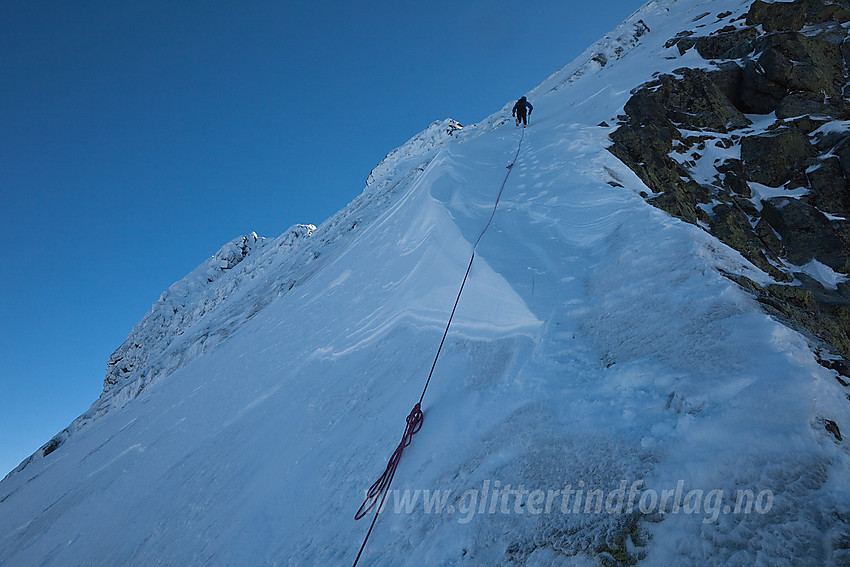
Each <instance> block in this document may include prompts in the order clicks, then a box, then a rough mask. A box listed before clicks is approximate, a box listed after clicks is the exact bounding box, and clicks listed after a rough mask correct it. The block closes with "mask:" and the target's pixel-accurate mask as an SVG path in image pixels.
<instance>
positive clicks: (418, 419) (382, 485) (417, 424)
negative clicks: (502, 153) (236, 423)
mask: <svg viewBox="0 0 850 567" xmlns="http://www.w3.org/2000/svg"><path fill="white" fill-rule="evenodd" d="M523 138H525V128H523V129H522V134H521V135H520V137H519V144H517V148H516V154H514V159H513V161H512V162H511V163H510V164H508V166H507V170H508V172H507V173H506V174H505V179H504V180H503V181H502V186H501V187H500V188H499V194H498V195H496V202H495V203H494V204H493V212H492V213H490V218H489V219H487V224H486V225H484V228H483V229H482V230H481V234H479V235H478V238H477V239H476V240H475V244H474V245H473V246H472V254H471V255H470V258H469V265H468V266H467V267H466V273H465V274H464V276H463V281H462V282H461V284H460V289H459V290H458V292H457V297H456V298H455V304H454V307H452V312H451V315H449V320H448V322H447V323H446V329H445V331H443V338H442V340H440V346H439V347H438V348H437V354H436V355H435V356H434V362H433V363H432V364H431V371H430V372H429V373H428V379H427V380H426V381H425V387H424V388H423V389H422V395H421V396H419V402H417V404H416V405H415V406H413V409H412V410H411V411H410V414H409V415H408V416H407V426H406V427H405V428H404V434H403V435H402V436H401V442H399V444H398V447H396V449H395V451H393V454H392V456H391V457H390V460H389V462H388V463H387V468H386V469H384V473H383V474H382V475H381V477H380V478H379V479H378V480H376V481H375V483H374V484H372V486H370V487H369V490H367V491H366V499H365V500H364V501H363V504H361V505H360V508H359V509H358V510H357V513H356V514H355V515H354V519H355V520H359V519H361V518H362V517H364V516H365V515H366V514H368V513H369V511H370V510H371V509H372V508H374V507H375V504H376V503H377V502H379V501H380V504H378V507H377V509H376V510H375V515H374V517H373V518H372V523H371V524H370V525H369V531H367V532H366V537H365V538H364V539H363V545H361V546H360V551H358V552H357V558H356V559H355V560H354V565H353V566H352V567H356V566H357V562H358V561H360V556H361V555H362V554H363V550H364V549H365V548H366V542H368V541H369V536H370V535H371V534H372V528H374V527H375V522H377V521H378V514H380V513H381V510H382V509H383V507H384V500H385V499H386V497H387V494H388V493H389V489H390V484H392V481H393V477H394V476H395V471H396V468H398V463H399V461H401V455H402V453H403V452H404V449H405V447H407V446H408V445H410V443H411V441H413V436H414V435H415V434H416V433H417V432H418V431H419V430H420V429H422V421H423V414H422V400H424V399H425V392H426V391H427V390H428V385H429V384H430V383H431V377H432V376H433V375H434V368H436V366H437V360H439V358H440V352H442V350H443V344H445V342H446V336H447V335H448V334H449V328H451V325H452V319H454V316H455V311H457V305H458V303H460V296H461V294H462V293H463V288H464V286H465V285H466V280H467V279H468V278H469V272H470V270H472V262H473V261H474V260H475V250H476V249H477V248H478V244H479V243H480V242H481V238H482V237H483V236H484V233H485V232H487V229H488V228H490V224H491V223H492V222H493V218H494V217H495V216H496V209H497V208H498V207H499V201H500V200H501V199H502V192H503V191H504V190H505V185H506V184H507V182H508V177H510V175H511V172H512V171H513V169H514V165H516V160H517V158H519V151H520V149H521V148H522V140H523Z"/></svg>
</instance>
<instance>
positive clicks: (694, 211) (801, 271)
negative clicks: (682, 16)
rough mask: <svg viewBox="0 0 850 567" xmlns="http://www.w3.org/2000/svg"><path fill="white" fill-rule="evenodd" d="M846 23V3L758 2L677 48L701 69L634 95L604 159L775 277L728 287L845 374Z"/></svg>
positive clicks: (687, 34) (683, 36)
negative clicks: (610, 157) (700, 62)
mask: <svg viewBox="0 0 850 567" xmlns="http://www.w3.org/2000/svg"><path fill="white" fill-rule="evenodd" d="M718 19H721V15H718ZM742 20H743V21H742ZM848 21H850V2H848V1H846V0H845V1H826V0H802V1H795V2H772V3H768V2H762V1H761V0H756V1H755V2H753V3H752V4H751V6H750V8H749V12H748V13H747V14H746V15H745V17H743V18H739V19H736V20H732V21H729V25H726V26H725V27H722V28H720V29H718V30H716V31H715V32H713V33H711V34H708V35H704V36H697V35H696V34H695V33H693V32H692V31H683V32H681V33H679V34H677V35H676V36H675V37H673V38H671V39H670V41H668V42H667V47H668V48H669V49H671V50H672V51H673V53H678V54H679V55H683V54H685V53H687V52H688V51H690V50H696V52H697V53H698V54H699V55H700V56H701V57H702V58H703V59H704V60H705V61H706V63H705V68H704V69H677V70H676V71H675V72H674V73H673V74H672V75H661V76H658V77H656V79H655V80H653V81H651V82H649V83H647V84H645V85H642V86H641V87H640V88H638V89H636V90H635V91H633V92H632V97H631V99H630V100H629V102H628V103H627V104H626V105H625V108H624V111H625V114H624V115H623V116H621V117H620V124H619V128H618V129H617V130H616V131H615V132H613V133H612V135H611V141H612V142H613V145H612V146H611V148H610V151H611V152H612V153H613V154H614V155H615V156H617V157H618V158H619V159H620V160H622V161H623V162H624V163H625V164H626V165H628V166H629V167H630V168H631V169H632V170H633V171H634V172H635V173H636V174H637V175H638V176H639V177H640V178H641V180H642V181H643V182H644V183H645V184H646V185H647V187H649V188H650V189H651V190H652V194H651V195H646V198H647V201H648V202H649V203H651V204H653V205H655V206H657V207H659V208H661V209H664V210H665V211H667V212H669V213H670V214H672V215H674V216H677V217H679V218H681V219H683V220H685V221H687V222H690V223H694V224H697V225H698V226H700V227H702V228H704V229H705V230H707V231H709V232H711V233H712V234H714V235H715V236H716V237H717V238H719V239H720V240H722V241H723V242H724V243H726V244H728V245H729V246H731V247H733V248H735V249H736V250H738V251H740V252H741V254H743V255H744V256H745V257H746V258H747V259H749V260H750V261H751V262H752V263H753V264H754V265H756V266H757V267H759V268H760V269H762V270H763V271H764V272H766V273H767V274H769V275H770V276H771V277H772V278H773V279H774V281H775V282H776V283H774V284H771V285H768V286H760V285H758V284H756V283H754V282H752V281H750V280H746V281H745V279H744V278H741V277H740V276H738V275H730V277H733V278H734V279H735V280H736V281H737V282H738V283H740V284H741V285H742V286H744V287H745V288H746V289H748V290H749V291H751V292H752V293H753V294H754V295H755V296H756V297H757V298H758V299H759V301H761V302H762V303H763V304H764V305H765V306H766V308H767V309H769V310H770V311H771V312H773V313H774V314H775V315H776V316H777V317H781V318H782V319H783V320H784V321H785V322H786V323H787V324H789V325H792V326H794V327H796V328H798V329H801V330H804V331H806V332H807V333H809V334H810V335H812V336H814V337H816V340H820V341H825V343H826V344H827V345H828V346H829V350H831V351H833V352H834V353H836V354H840V355H841V356H842V357H844V359H845V360H844V362H843V363H841V364H838V365H835V364H833V366H830V367H835V368H838V369H839V372H842V370H841V368H844V369H846V368H848V367H850V365H848V364H847V363H846V359H847V358H850V286H848V283H847V281H848V276H847V275H848V274H850V182H848V180H850V143H847V142H848V140H850V127H848V124H847V122H846V121H847V120H850V100H848V97H847V95H848V94H850V91H848V86H850V73H848V69H850V39H848V31H847V30H846V29H845V28H844V27H843V26H842V25H841V24H843V23H846V22H848ZM730 156H733V157H730ZM703 159H705V160H712V161H711V167H705V165H706V164H705V163H704V162H703V163H701V164H700V165H702V167H698V163H700V161H701V160H703ZM707 170H709V171H714V172H715V174H714V175H713V176H712V177H709V178H706V177H705V176H704V175H705V173H704V172H705V171H707ZM700 175H702V176H703V177H700ZM813 274H815V275H813ZM818 274H820V275H818ZM823 274H827V276H823ZM830 360H833V359H830ZM843 373H844V374H845V375H846V374H847V372H846V370H844V371H843Z"/></svg>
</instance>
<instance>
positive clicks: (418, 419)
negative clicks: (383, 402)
mask: <svg viewBox="0 0 850 567" xmlns="http://www.w3.org/2000/svg"><path fill="white" fill-rule="evenodd" d="M422 420H423V414H422V406H421V405H420V404H416V405H415V406H413V409H412V410H410V414H409V415H408V416H407V427H405V428H404V435H402V436H401V442H399V444H398V447H396V449H395V451H393V454H392V456H391V457H390V460H389V462H388V463H387V468H386V469H385V470H384V474H382V475H381V477H380V478H379V479H378V480H376V481H375V484H373V485H372V486H370V487H369V490H367V491H366V500H364V501H363V504H361V505H360V509H359V510H357V513H356V514H355V515H354V519H355V520H359V519H360V518H362V517H363V516H365V515H366V514H367V513H368V512H369V510H371V509H372V508H373V507H374V506H375V503H376V502H378V497H381V498H380V500H381V506H383V503H384V495H385V494H386V491H387V489H388V488H389V487H390V483H391V482H392V481H393V476H395V470H396V468H397V467H398V463H399V461H400V460H401V454H402V453H403V452H404V449H405V447H407V446H408V445H410V442H411V441H413V436H414V435H415V434H416V433H418V432H419V430H420V429H422ZM378 509H379V510H380V506H379V507H378ZM376 517H377V514H376Z"/></svg>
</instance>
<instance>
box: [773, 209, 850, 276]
mask: <svg viewBox="0 0 850 567" xmlns="http://www.w3.org/2000/svg"><path fill="white" fill-rule="evenodd" d="M762 218H763V219H764V220H765V221H766V222H767V223H768V224H769V225H770V226H771V227H772V228H773V229H774V230H775V231H776V232H778V233H779V234H781V235H782V245H783V248H784V254H783V256H784V257H785V258H787V259H788V261H789V262H791V263H792V264H795V265H797V266H802V265H804V264H808V263H809V262H811V261H812V260H818V261H820V262H822V263H824V264H826V265H827V266H829V267H830V268H832V269H833V270H835V271H838V272H844V273H847V272H850V257H848V255H847V247H846V244H845V243H844V242H843V241H842V239H841V238H840V237H839V236H838V235H837V234H836V232H835V230H834V229H833V227H832V223H831V222H830V221H829V219H827V217H826V216H825V215H824V214H823V213H822V212H820V211H819V210H818V209H816V208H815V207H813V206H811V205H809V204H807V203H804V202H803V201H801V200H799V199H792V198H790V197H775V198H773V199H768V200H766V201H764V209H763V211H762Z"/></svg>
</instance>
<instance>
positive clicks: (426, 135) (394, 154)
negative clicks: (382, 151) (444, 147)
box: [366, 118, 463, 190]
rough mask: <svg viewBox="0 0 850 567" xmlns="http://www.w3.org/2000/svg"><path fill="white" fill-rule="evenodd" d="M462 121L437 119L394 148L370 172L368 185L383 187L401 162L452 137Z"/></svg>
mask: <svg viewBox="0 0 850 567" xmlns="http://www.w3.org/2000/svg"><path fill="white" fill-rule="evenodd" d="M462 128H463V126H461V124H460V122H458V121H457V120H452V119H451V118H446V119H445V120H437V121H435V122H433V123H432V124H431V125H430V126H428V127H427V128H426V129H425V130H423V131H422V132H420V133H418V134H416V135H415V136H413V137H412V138H411V139H409V140H408V141H407V142H405V143H404V144H402V145H401V146H399V147H398V148H396V149H394V150H393V151H391V152H390V153H388V154H387V155H386V157H384V159H382V160H381V162H380V163H379V164H378V165H376V166H375V168H374V169H372V171H370V172H369V177H367V178H366V187H367V188H372V186H374V188H375V189H376V190H377V189H381V188H382V187H384V186H385V184H386V182H387V180H388V178H390V177H391V176H392V175H393V173H395V172H396V171H397V170H398V169H399V168H400V164H401V163H402V162H403V161H405V160H407V159H410V158H416V157H423V156H424V155H425V154H427V153H428V152H429V151H430V150H432V149H433V148H435V147H437V146H439V145H440V144H443V143H444V142H446V141H447V140H449V139H451V137H452V136H453V135H454V133H455V132H457V131H458V130H461V129H462Z"/></svg>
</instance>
